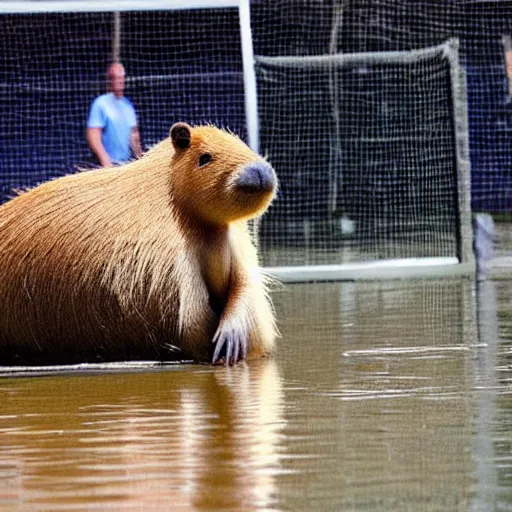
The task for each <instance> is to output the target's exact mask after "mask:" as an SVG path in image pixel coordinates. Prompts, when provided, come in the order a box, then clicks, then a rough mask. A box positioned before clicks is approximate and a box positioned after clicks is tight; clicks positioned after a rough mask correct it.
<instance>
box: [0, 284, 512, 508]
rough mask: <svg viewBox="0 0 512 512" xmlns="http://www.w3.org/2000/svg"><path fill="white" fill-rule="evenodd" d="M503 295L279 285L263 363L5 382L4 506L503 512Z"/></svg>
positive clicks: (508, 336) (511, 470)
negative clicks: (272, 345)
mask: <svg viewBox="0 0 512 512" xmlns="http://www.w3.org/2000/svg"><path fill="white" fill-rule="evenodd" d="M509 295H510V293H509V283H508V282H507V281H502V282H492V281H489V282H486V283H481V284H480V285H479V286H478V287H476V286H475V285H474V283H472V282H471V281H469V280H439V281H391V282H378V283H331V284H325V283H319V284H307V285H289V286H286V287H284V288H283V289H280V290H277V291H276V292H275V293H274V295H273V296H274V300H275V303H276V310H277V314H278V317H279V324H280V329H281V334H282V337H281V339H280V340H279V342H278V350H277V352H276V355H275V357H273V358H271V359H267V360H261V361H256V362H251V363H249V364H242V365H239V366H237V367H233V368H224V367H215V368H212V367H210V366H200V365H181V366H170V367H164V368H161V369H156V370H155V369H149V368H148V369H146V370H144V369H140V368H139V369H138V370H137V371H134V370H132V371H120V370H119V369H117V370H116V371H111V372H105V371H103V372H99V371H94V372H84V371H82V372H77V371H75V372H68V373H67V374H65V375H52V374H51V373H49V374H47V375H46V376H32V377H28V378H27V377H16V378H14V377H12V376H10V377H5V378H3V379H0V400H1V404H2V405H1V408H0V448H1V451H0V509H2V510H9V511H11V510H12V511H16V510H52V511H53V510H109V509H110V510H233V511H235V510H258V511H259V510H292V511H295V510H304V511H310V510H358V511H359V510H364V511H382V510H384V511H386V510H389V511H400V510H415V511H417V510H425V511H435V510H439V511H441V510H443V511H444V510H461V511H462V510H511V509H512V452H511V447H512V433H511V432H512V412H511V411H512V389H511V384H512V373H511V367H510V361H511V357H512V348H511V347H512V341H511V340H512V313H510V311H511V307H512V299H511V298H510V297H509Z"/></svg>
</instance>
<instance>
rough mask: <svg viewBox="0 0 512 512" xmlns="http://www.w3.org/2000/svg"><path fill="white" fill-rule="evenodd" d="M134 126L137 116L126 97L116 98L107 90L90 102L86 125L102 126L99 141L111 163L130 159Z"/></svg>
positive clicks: (90, 126) (91, 126) (89, 126)
mask: <svg viewBox="0 0 512 512" xmlns="http://www.w3.org/2000/svg"><path fill="white" fill-rule="evenodd" d="M135 126H137V117H136V115H135V109H134V107H133V105H132V102H131V101H130V100H129V99H128V98H125V97H124V96H123V97H122V98H116V96H115V95H114V94H113V93H111V92H109V93H107V94H102V95H101V96H98V97H97V98H96V99H95V100H94V101H93V102H92V105H91V110H90V111H89V119H88V121H87V127H88V128H102V130H103V132H102V136H101V142H102V143H103V146H104V147H105V150H106V152H107V153H108V155H109V156H110V158H111V160H112V162H113V163H122V162H126V161H128V160H130V156H131V151H130V137H131V132H132V129H133V128H135Z"/></svg>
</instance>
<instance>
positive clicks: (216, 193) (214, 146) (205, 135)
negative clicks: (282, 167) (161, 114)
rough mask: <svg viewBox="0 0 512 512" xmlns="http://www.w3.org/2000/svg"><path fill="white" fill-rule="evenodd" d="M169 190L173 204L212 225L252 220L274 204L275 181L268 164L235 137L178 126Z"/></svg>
mask: <svg viewBox="0 0 512 512" xmlns="http://www.w3.org/2000/svg"><path fill="white" fill-rule="evenodd" d="M170 137H171V140H172V144H173V146H174V155H173V157H172V163H171V169H172V172H171V187H172V191H173V194H174V198H175V201H176V203H177V205H178V206H179V207H181V208H184V209H186V210H187V214H188V215H192V216H194V217H196V218H198V219H199V220H201V221H203V222H207V223H211V224H215V225H225V224H228V223H230V222H233V221H236V220H241V219H247V218H252V217H255V216H257V215H259V214H261V213H263V212H264V211H265V209H266V208H267V207H268V205H269V204H270V202H271V201H272V199H273V197H274V195H275V191H276V187H277V178H276V175H275V172H274V170H273V169H272V167H271V165H270V164H269V163H268V162H266V161H265V160H264V159H263V158H262V157H260V156H258V155H257V154H256V153H254V151H252V150H251V149H250V148H249V147H248V146H247V145H246V144H244V143H243V142H242V141H241V140H240V139H239V138H238V137H236V136H235V135H232V134H230V133H227V132H225V131H223V130H219V129H218V128H215V127H213V126H201V127H197V128H192V127H191V126H189V125H188V124H186V123H176V124H175V125H174V126H173V127H172V128H171V131H170Z"/></svg>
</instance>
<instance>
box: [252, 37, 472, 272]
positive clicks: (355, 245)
mask: <svg viewBox="0 0 512 512" xmlns="http://www.w3.org/2000/svg"><path fill="white" fill-rule="evenodd" d="M256 70H257V83H258V103H259V115H260V119H259V122H260V128H261V133H260V135H261V152H262V153H263V154H265V155H266V156H268V158H269V160H270V161H271V162H272V163H273V165H274V167H275V168H276V170H277V174H278V176H279V179H280V184H281V188H280V193H279V198H278V200H277V201H276V202H275V203H274V205H273V206H271V208H270V211H269V213H268V214H267V215H266V216H265V217H264V218H263V219H262V223H261V226H260V230H259V233H260V248H261V251H262V254H263V262H264V264H265V266H267V267H269V271H270V272H271V273H272V274H275V275H276V276H278V277H279V278H280V279H282V280H284V281H309V280H330V279H375V278H388V277H412V276H418V277H421V276H428V277H431V276H443V275H447V276H448V275H454V274H469V275H471V274H472V273H473V272H474V258H473V252H472V229H471V214H470V178H469V158H468V130H467V112H466V92H465V81H464V76H463V72H462V69H461V66H460V64H459V58H458V44H457V41H456V40H451V41H448V42H446V43H445V44H442V45H440V46H436V47H432V48H427V49H422V50H414V51H406V52H377V53H362V54H334V55H321V56H309V57H289V56H286V57H279V56H278V57H257V58H256Z"/></svg>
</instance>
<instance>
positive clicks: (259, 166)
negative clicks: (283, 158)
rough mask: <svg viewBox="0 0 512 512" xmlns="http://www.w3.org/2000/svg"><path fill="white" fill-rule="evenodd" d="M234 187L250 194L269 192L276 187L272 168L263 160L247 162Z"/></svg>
mask: <svg viewBox="0 0 512 512" xmlns="http://www.w3.org/2000/svg"><path fill="white" fill-rule="evenodd" d="M235 187H236V188H237V190H241V191H242V192H246V193H250V194H254V193H259V192H271V191H272V190H274V189H275V187H276V176H275V173H274V170H273V169H272V167H271V166H270V164H268V163H267V162H264V161H261V162H256V163H252V164H249V165H248V166H247V167H245V168H244V169H243V171H242V173H241V174H240V176H239V177H238V179H237V181H236V182H235Z"/></svg>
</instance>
